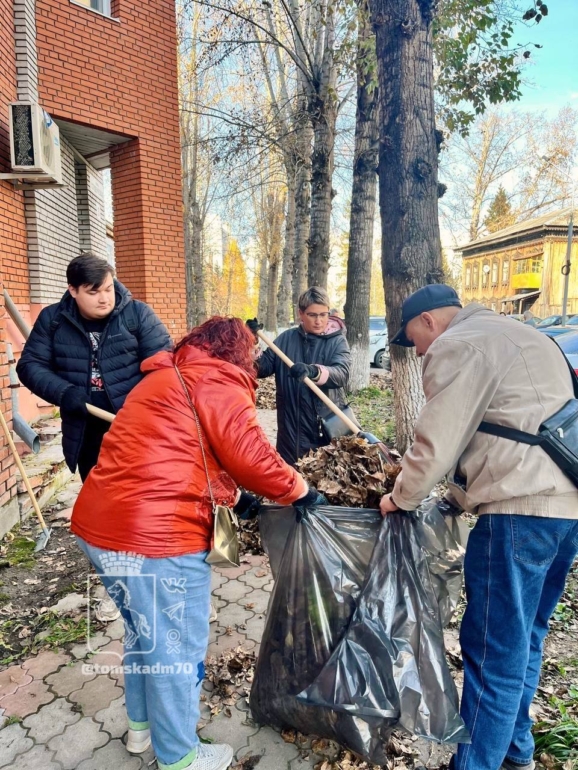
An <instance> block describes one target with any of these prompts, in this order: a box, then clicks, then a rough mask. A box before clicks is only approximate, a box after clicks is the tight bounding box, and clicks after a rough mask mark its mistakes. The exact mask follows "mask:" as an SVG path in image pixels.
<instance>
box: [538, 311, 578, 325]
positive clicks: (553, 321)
mask: <svg viewBox="0 0 578 770" xmlns="http://www.w3.org/2000/svg"><path fill="white" fill-rule="evenodd" d="M575 317H576V316H575V315H574V314H570V315H567V316H566V323H568V320H569V319H570V318H575ZM561 324H562V316H561V315H549V316H548V317H547V318H544V319H543V320H542V321H540V323H538V324H536V329H547V328H548V327H549V326H560V325H561Z"/></svg>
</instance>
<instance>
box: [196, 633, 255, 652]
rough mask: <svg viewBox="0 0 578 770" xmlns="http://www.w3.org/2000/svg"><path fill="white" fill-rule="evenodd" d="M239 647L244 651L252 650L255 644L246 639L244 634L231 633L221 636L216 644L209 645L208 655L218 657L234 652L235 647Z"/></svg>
mask: <svg viewBox="0 0 578 770" xmlns="http://www.w3.org/2000/svg"><path fill="white" fill-rule="evenodd" d="M239 646H240V647H243V649H244V650H252V649H253V648H254V647H255V642H254V641H253V640H252V639H247V637H246V636H245V635H244V634H240V633H239V632H238V631H233V633H232V634H222V635H221V636H219V637H218V639H217V641H216V642H213V644H210V645H209V649H208V654H209V655H216V656H219V655H222V654H223V653H224V652H226V651H227V650H234V649H235V647H239Z"/></svg>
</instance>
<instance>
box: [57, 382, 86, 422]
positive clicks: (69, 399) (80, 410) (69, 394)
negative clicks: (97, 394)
mask: <svg viewBox="0 0 578 770" xmlns="http://www.w3.org/2000/svg"><path fill="white" fill-rule="evenodd" d="M88 400H89V397H88V394H87V392H86V390H85V389H84V388H81V387H80V386H78V385H71V386H70V387H69V388H66V390H65V391H64V393H63V394H62V398H61V399H60V407H61V408H62V409H64V411H65V412H72V414H77V415H83V416H84V415H87V414H88V409H87V408H86V402H87V401H88Z"/></svg>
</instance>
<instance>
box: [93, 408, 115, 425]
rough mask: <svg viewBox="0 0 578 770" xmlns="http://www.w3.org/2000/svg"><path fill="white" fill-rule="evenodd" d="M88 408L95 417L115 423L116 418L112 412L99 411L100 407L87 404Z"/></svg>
mask: <svg viewBox="0 0 578 770" xmlns="http://www.w3.org/2000/svg"><path fill="white" fill-rule="evenodd" d="M86 408H87V409H88V411H89V412H90V414H92V415H94V417H100V419H101V420H104V421H105V422H113V421H114V418H115V417H116V415H114V414H113V413H112V412H107V411H106V409H99V408H98V406H93V405H92V404H87V405H86Z"/></svg>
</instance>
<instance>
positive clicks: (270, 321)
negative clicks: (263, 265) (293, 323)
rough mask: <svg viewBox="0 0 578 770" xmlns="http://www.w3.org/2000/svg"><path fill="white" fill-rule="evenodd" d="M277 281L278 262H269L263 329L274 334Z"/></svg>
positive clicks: (275, 327) (276, 260)
mask: <svg viewBox="0 0 578 770" xmlns="http://www.w3.org/2000/svg"><path fill="white" fill-rule="evenodd" d="M278 281H279V260H278V259H275V260H270V262H269V274H268V277H267V288H268V292H267V313H266V315H265V316H264V318H265V329H266V330H267V331H269V332H274V331H276V329H277V283H278Z"/></svg>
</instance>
